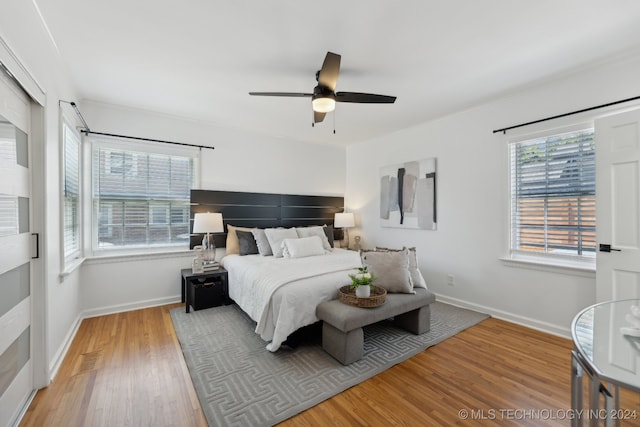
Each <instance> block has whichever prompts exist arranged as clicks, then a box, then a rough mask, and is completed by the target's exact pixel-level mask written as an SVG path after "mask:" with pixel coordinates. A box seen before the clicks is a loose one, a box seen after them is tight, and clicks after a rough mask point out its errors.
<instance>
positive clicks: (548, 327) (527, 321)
mask: <svg viewBox="0 0 640 427" xmlns="http://www.w3.org/2000/svg"><path fill="white" fill-rule="evenodd" d="M436 300H437V301H441V302H446V303H447V304H451V305H455V306H458V307H462V308H468V309H470V310H475V311H480V312H482V313H486V314H489V315H491V317H495V318H496V319H500V320H505V321H507V322H511V323H515V324H518V325H521V326H526V327H527V328H531V329H535V330H538V331H541V332H546V333H548V334H551V335H556V336H559V337H562V338H566V339H571V330H570V329H569V327H563V326H559V325H554V324H551V323H547V322H541V321H539V320H536V319H531V318H530V317H525V316H520V315H518V314H513V313H509V312H507V311H503V310H498V309H495V308H493V307H487V306H484V305H479V304H475V303H471V302H468V301H464V300H460V299H457V298H451V297H449V296H446V295H440V294H436Z"/></svg>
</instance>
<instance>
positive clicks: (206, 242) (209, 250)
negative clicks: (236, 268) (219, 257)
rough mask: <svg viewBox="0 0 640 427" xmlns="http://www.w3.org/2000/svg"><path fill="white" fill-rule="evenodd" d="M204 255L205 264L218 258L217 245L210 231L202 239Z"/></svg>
mask: <svg viewBox="0 0 640 427" xmlns="http://www.w3.org/2000/svg"><path fill="white" fill-rule="evenodd" d="M202 255H203V259H204V264H205V265H206V264H209V263H213V262H214V261H215V260H216V245H215V244H214V243H213V236H212V235H211V234H209V233H207V234H205V236H204V238H203V239H202Z"/></svg>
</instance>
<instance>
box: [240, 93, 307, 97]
mask: <svg viewBox="0 0 640 427" xmlns="http://www.w3.org/2000/svg"><path fill="white" fill-rule="evenodd" d="M249 95H253V96H289V97H296V98H311V97H312V96H313V94H312V93H299V92H249Z"/></svg>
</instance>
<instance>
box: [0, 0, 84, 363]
mask: <svg viewBox="0 0 640 427" xmlns="http://www.w3.org/2000/svg"><path fill="white" fill-rule="evenodd" d="M0 38H1V39H2V41H3V42H4V43H5V44H6V45H7V46H8V47H9V48H10V50H11V51H13V53H14V55H15V58H16V60H17V63H19V64H20V65H19V67H20V68H21V72H24V73H27V74H28V75H30V76H31V77H32V78H33V80H35V81H36V82H37V84H38V85H39V86H40V87H41V89H42V91H43V92H44V93H45V107H44V123H43V124H42V125H43V128H44V132H43V134H44V135H43V138H44V140H43V141H39V139H40V138H38V141H37V143H36V144H35V145H34V147H35V149H37V150H43V151H44V177H45V179H44V182H35V183H34V186H35V188H36V192H34V196H35V197H40V198H42V199H43V203H42V201H40V202H41V203H42V204H43V205H44V207H45V209H44V210H45V213H46V216H45V223H44V227H43V229H42V230H40V229H35V230H34V231H37V232H40V233H41V239H42V248H43V251H42V256H43V259H42V262H43V264H44V269H45V273H44V276H45V277H44V285H43V286H42V287H40V286H39V285H38V284H36V285H35V287H34V289H35V291H36V292H39V289H44V293H45V295H44V296H43V297H44V298H45V301H46V302H45V306H46V309H45V313H44V316H45V323H46V330H45V335H46V343H45V347H46V348H45V353H46V356H45V358H46V360H47V364H48V366H47V367H46V368H47V370H48V371H51V370H53V369H55V366H56V365H57V363H59V362H60V360H59V359H60V355H62V353H63V349H64V346H65V345H66V343H67V342H68V336H69V334H70V331H72V330H73V329H74V328H75V325H77V322H78V319H79V317H78V316H79V314H80V312H81V309H80V297H79V281H78V278H79V274H78V272H75V273H73V274H71V275H69V276H67V277H66V278H65V280H62V278H61V277H60V272H61V263H60V262H61V260H60V248H61V234H60V143H59V107H58V100H60V99H73V98H74V96H75V91H74V87H73V84H72V82H71V79H70V78H69V72H68V70H67V68H66V66H65V65H64V64H63V63H62V61H61V59H60V56H59V55H58V52H57V51H56V49H55V47H54V45H53V43H52V42H51V41H50V39H49V37H48V35H47V33H46V30H45V28H44V27H43V25H42V23H41V21H40V19H39V17H38V13H37V11H36V10H35V8H34V6H33V3H32V2H30V1H23V0H3V1H2V6H1V7H0ZM10 71H13V72H14V73H16V74H17V71H16V70H10ZM32 126H33V125H32ZM34 142H36V141H34ZM40 154H42V153H40ZM38 214H39V212H36V213H34V215H38ZM38 297H41V296H38ZM41 315H42V313H36V316H41Z"/></svg>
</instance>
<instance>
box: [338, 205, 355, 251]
mask: <svg viewBox="0 0 640 427" xmlns="http://www.w3.org/2000/svg"><path fill="white" fill-rule="evenodd" d="M355 225H356V221H355V218H354V216H353V212H343V213H337V214H336V216H335V218H334V219H333V226H334V227H335V228H342V229H343V233H344V236H343V242H344V247H345V248H347V249H349V232H348V230H347V229H348V228H350V227H355ZM342 245H343V243H342V242H341V243H340V246H342Z"/></svg>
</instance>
